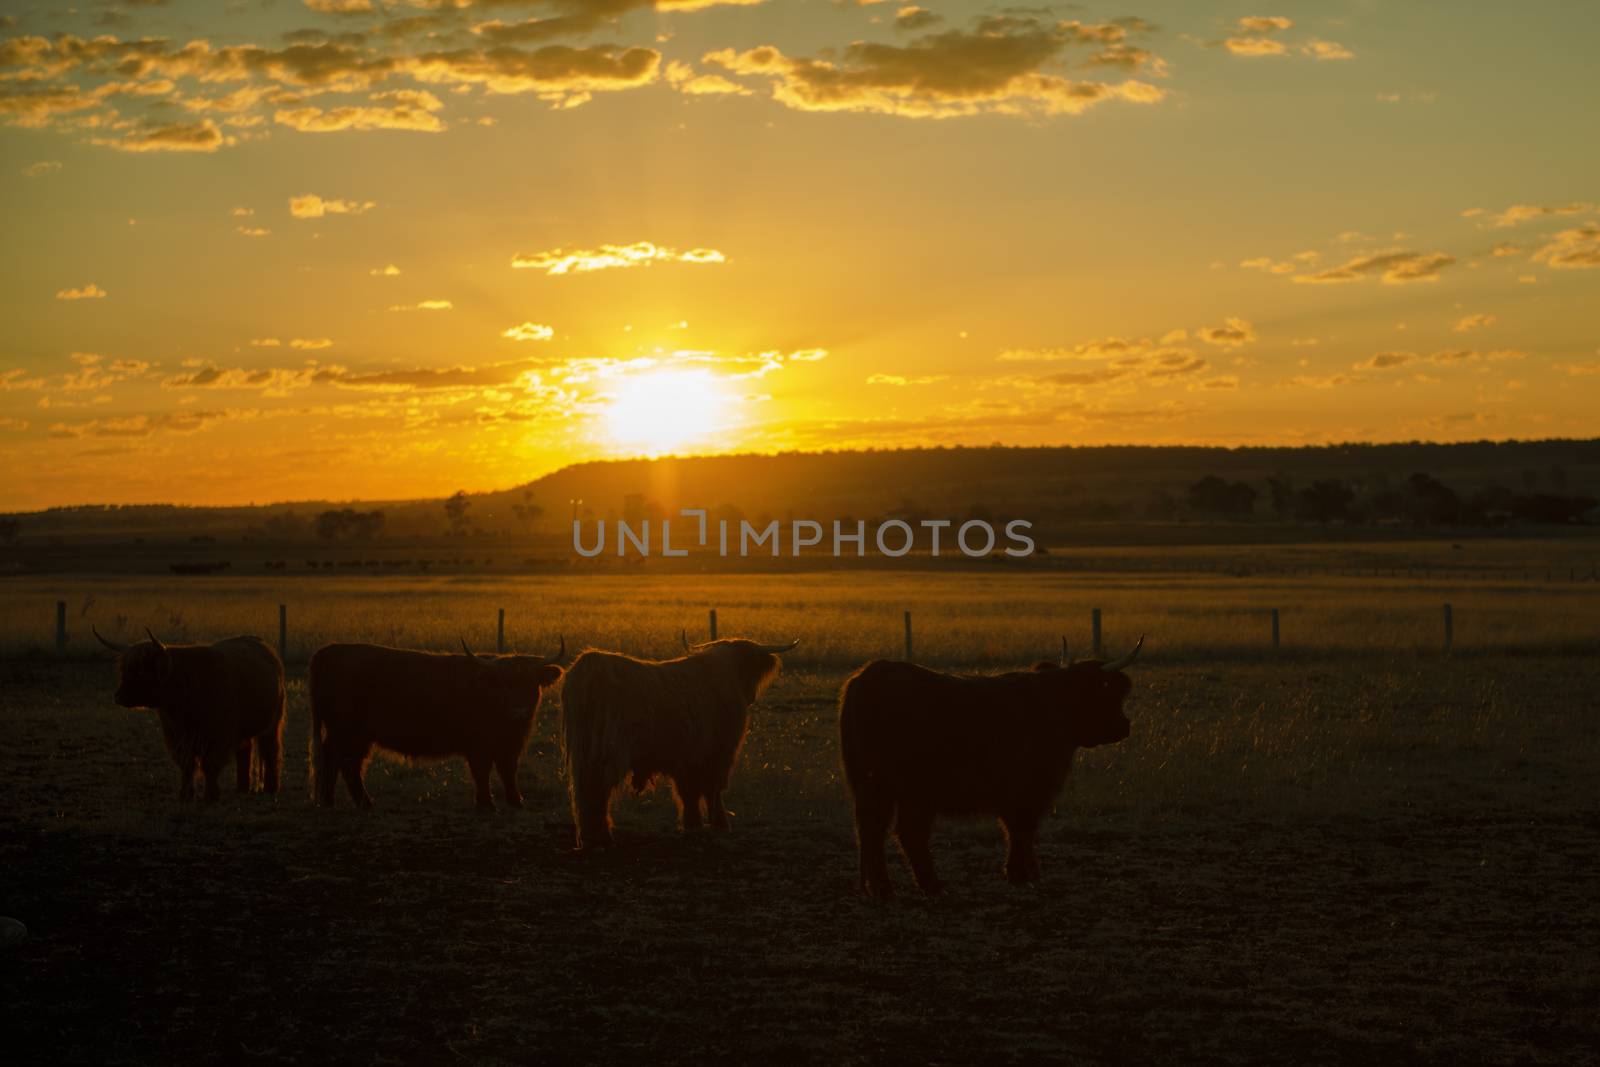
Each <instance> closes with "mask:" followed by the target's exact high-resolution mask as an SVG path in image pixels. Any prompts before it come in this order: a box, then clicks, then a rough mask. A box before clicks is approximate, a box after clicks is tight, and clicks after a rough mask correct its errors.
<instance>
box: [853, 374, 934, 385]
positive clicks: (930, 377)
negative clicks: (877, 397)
mask: <svg viewBox="0 0 1600 1067" xmlns="http://www.w3.org/2000/svg"><path fill="white" fill-rule="evenodd" d="M947 378H949V375H948V374H923V375H916V376H912V377H907V376H905V375H901V374H872V375H869V376H868V377H867V384H868V385H932V384H933V383H934V382H942V381H944V380H946V379H947Z"/></svg>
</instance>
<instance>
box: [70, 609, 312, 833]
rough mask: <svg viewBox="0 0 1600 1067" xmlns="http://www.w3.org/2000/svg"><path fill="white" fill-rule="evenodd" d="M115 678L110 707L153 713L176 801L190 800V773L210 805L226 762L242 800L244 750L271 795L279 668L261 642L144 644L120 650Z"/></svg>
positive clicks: (278, 734) (279, 714)
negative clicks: (200, 778) (173, 775)
mask: <svg viewBox="0 0 1600 1067" xmlns="http://www.w3.org/2000/svg"><path fill="white" fill-rule="evenodd" d="M96 636H99V635H98V634H97V635H96ZM101 640H104V638H101ZM107 644H108V645H109V642H107ZM113 647H114V646H113ZM117 675H118V678H117V692H116V701H117V703H118V704H120V705H122V706H123V707H125V708H153V709H155V713H156V718H157V719H158V720H159V721H160V723H161V739H162V741H163V742H164V743H165V744H166V747H167V753H168V755H170V756H171V757H172V762H173V763H175V764H177V767H178V798H179V799H180V800H192V799H193V798H194V772H195V769H196V768H198V769H199V770H200V772H201V774H203V775H204V776H205V780H206V789H205V799H206V800H207V801H214V800H216V799H217V797H218V796H219V795H220V794H221V784H220V783H221V777H222V770H223V768H224V767H226V766H227V765H228V762H229V760H230V759H231V760H232V761H233V764H234V769H235V773H236V775H237V789H238V791H239V792H241V793H247V792H249V791H250V762H251V747H252V745H253V746H254V749H255V752H256V754H257V755H258V756H259V758H260V762H261V788H262V791H263V792H265V793H276V792H277V791H278V756H279V753H280V751H281V749H282V744H283V715H284V692H283V663H282V662H281V661H280V660H279V659H278V654H277V653H276V652H274V651H273V650H272V648H271V647H270V646H269V645H267V643H266V642H265V641H262V640H261V639H260V638H259V637H230V638H228V639H227V640H225V641H218V642H217V643H216V644H212V645H163V644H161V643H160V642H159V641H156V640H155V639H153V638H152V639H151V640H149V641H140V642H138V643H136V644H133V645H129V646H128V647H127V648H125V649H122V650H121V652H120V654H119V656H118V659H117Z"/></svg>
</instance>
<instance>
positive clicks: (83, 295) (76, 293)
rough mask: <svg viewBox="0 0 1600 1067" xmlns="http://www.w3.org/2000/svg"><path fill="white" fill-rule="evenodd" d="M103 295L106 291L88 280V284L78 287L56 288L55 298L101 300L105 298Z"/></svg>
mask: <svg viewBox="0 0 1600 1067" xmlns="http://www.w3.org/2000/svg"><path fill="white" fill-rule="evenodd" d="M105 296H106V291H105V290H104V289H102V288H100V287H99V286H98V285H96V284H95V283H94V282H90V283H89V284H88V285H85V286H83V287H82V288H79V289H58V290H56V299H57V300H103V299H105Z"/></svg>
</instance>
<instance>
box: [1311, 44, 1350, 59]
mask: <svg viewBox="0 0 1600 1067" xmlns="http://www.w3.org/2000/svg"><path fill="white" fill-rule="evenodd" d="M1300 54H1301V55H1303V56H1310V57H1311V58H1312V59H1318V60H1330V59H1354V58H1355V57H1356V54H1355V53H1354V52H1352V51H1350V49H1348V48H1346V47H1345V46H1344V45H1342V44H1340V43H1339V42H1337V41H1318V40H1310V41H1307V42H1306V43H1305V44H1303V45H1301V46H1300Z"/></svg>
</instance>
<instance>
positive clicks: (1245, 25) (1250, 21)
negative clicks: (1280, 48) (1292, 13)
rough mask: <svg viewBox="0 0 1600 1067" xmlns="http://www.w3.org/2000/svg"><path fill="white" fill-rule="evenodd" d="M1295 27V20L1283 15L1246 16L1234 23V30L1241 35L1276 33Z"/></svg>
mask: <svg viewBox="0 0 1600 1067" xmlns="http://www.w3.org/2000/svg"><path fill="white" fill-rule="evenodd" d="M1293 25H1294V22H1293V20H1291V19H1287V18H1285V17H1283V16H1282V15H1246V16H1245V17H1244V18H1242V19H1240V20H1239V21H1238V22H1236V23H1234V28H1235V30H1237V32H1239V33H1276V32H1278V31H1279V30H1287V29H1289V28H1290V27H1291V26H1293Z"/></svg>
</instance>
